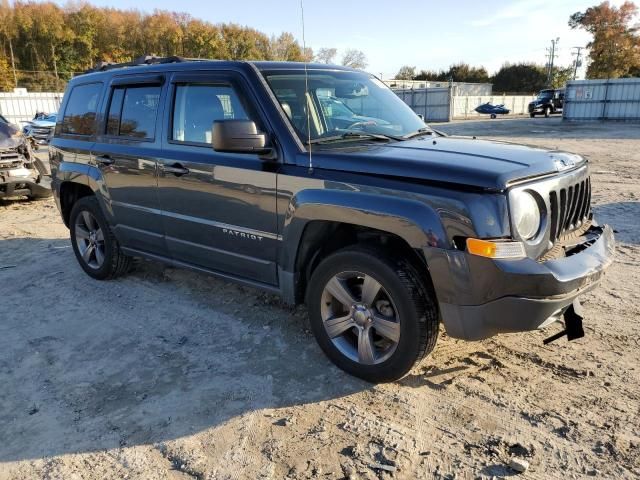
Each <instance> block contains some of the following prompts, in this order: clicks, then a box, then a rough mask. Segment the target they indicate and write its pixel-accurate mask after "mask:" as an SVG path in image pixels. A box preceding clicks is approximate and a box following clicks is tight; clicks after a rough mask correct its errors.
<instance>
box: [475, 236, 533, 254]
mask: <svg viewBox="0 0 640 480" xmlns="http://www.w3.org/2000/svg"><path fill="white" fill-rule="evenodd" d="M467 251H468V252H469V253H472V254H473V255H478V256H480V257H487V258H523V257H526V252H525V250H524V245H523V244H522V243H521V242H492V241H490V240H480V239H478V238H467Z"/></svg>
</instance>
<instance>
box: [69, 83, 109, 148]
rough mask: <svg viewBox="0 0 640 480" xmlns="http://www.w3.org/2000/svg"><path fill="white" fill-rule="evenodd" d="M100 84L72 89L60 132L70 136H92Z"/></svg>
mask: <svg viewBox="0 0 640 480" xmlns="http://www.w3.org/2000/svg"><path fill="white" fill-rule="evenodd" d="M101 91H102V83H89V84H86V85H77V86H75V87H73V89H72V90H71V93H70V94H69V100H68V101H67V107H66V108H65V111H64V117H63V118H62V127H61V132H62V133H67V134H71V135H93V134H94V133H95V123H96V111H97V109H98V100H99V99H100V92H101Z"/></svg>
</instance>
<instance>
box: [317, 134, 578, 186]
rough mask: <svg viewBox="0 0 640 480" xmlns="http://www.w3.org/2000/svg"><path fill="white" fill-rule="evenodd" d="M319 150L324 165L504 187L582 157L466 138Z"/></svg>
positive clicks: (572, 165)
mask: <svg viewBox="0 0 640 480" xmlns="http://www.w3.org/2000/svg"><path fill="white" fill-rule="evenodd" d="M343 145H344V148H340V149H339V150H337V149H331V150H315V152H314V163H315V164H316V165H317V166H318V167H320V168H326V169H331V170H342V171H348V172H354V173H370V174H378V175H385V176H394V177H405V178H412V179H421V180H427V181H434V182H443V183H452V184H458V185H467V186H470V187H476V188H481V189H490V190H504V189H505V188H506V187H508V186H509V184H511V183H513V182H516V181H518V180H523V179H529V178H534V177H538V176H542V175H548V174H552V173H556V172H559V171H561V170H570V169H572V168H575V167H578V166H580V165H582V164H583V163H584V162H585V160H584V158H582V157H581V156H579V155H575V154H572V153H567V152H561V151H557V150H545V149H542V148H535V147H529V146H525V145H516V144H511V143H506V142H497V141H488V140H474V139H471V138H466V137H431V136H424V137H419V138H418V139H415V140H407V141H403V142H393V143H391V142H390V143H386V144H375V145H366V146H357V147H356V146H353V145H351V146H346V145H345V144H343Z"/></svg>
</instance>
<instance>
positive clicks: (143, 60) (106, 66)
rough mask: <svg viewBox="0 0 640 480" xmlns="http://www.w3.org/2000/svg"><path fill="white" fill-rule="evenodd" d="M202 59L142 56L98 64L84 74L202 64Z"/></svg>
mask: <svg viewBox="0 0 640 480" xmlns="http://www.w3.org/2000/svg"><path fill="white" fill-rule="evenodd" d="M204 60H205V59H204V58H184V57H178V56H176V55H174V56H171V57H156V56H154V55H143V56H141V57H138V58H135V59H133V60H132V61H130V62H124V63H115V62H98V63H97V64H96V65H95V66H94V67H93V68H90V69H88V70H86V71H85V72H84V73H95V72H106V71H107V70H113V69H115V68H124V67H137V66H140V65H157V64H162V63H182V62H202V61H204Z"/></svg>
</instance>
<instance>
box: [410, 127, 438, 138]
mask: <svg viewBox="0 0 640 480" xmlns="http://www.w3.org/2000/svg"><path fill="white" fill-rule="evenodd" d="M434 133H435V132H434V131H433V130H432V129H431V128H430V127H422V128H419V129H418V130H416V131H415V132H413V133H410V134H408V135H405V136H404V137H402V138H403V139H404V140H408V139H410V138H415V137H420V136H422V135H433V134H434Z"/></svg>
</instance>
